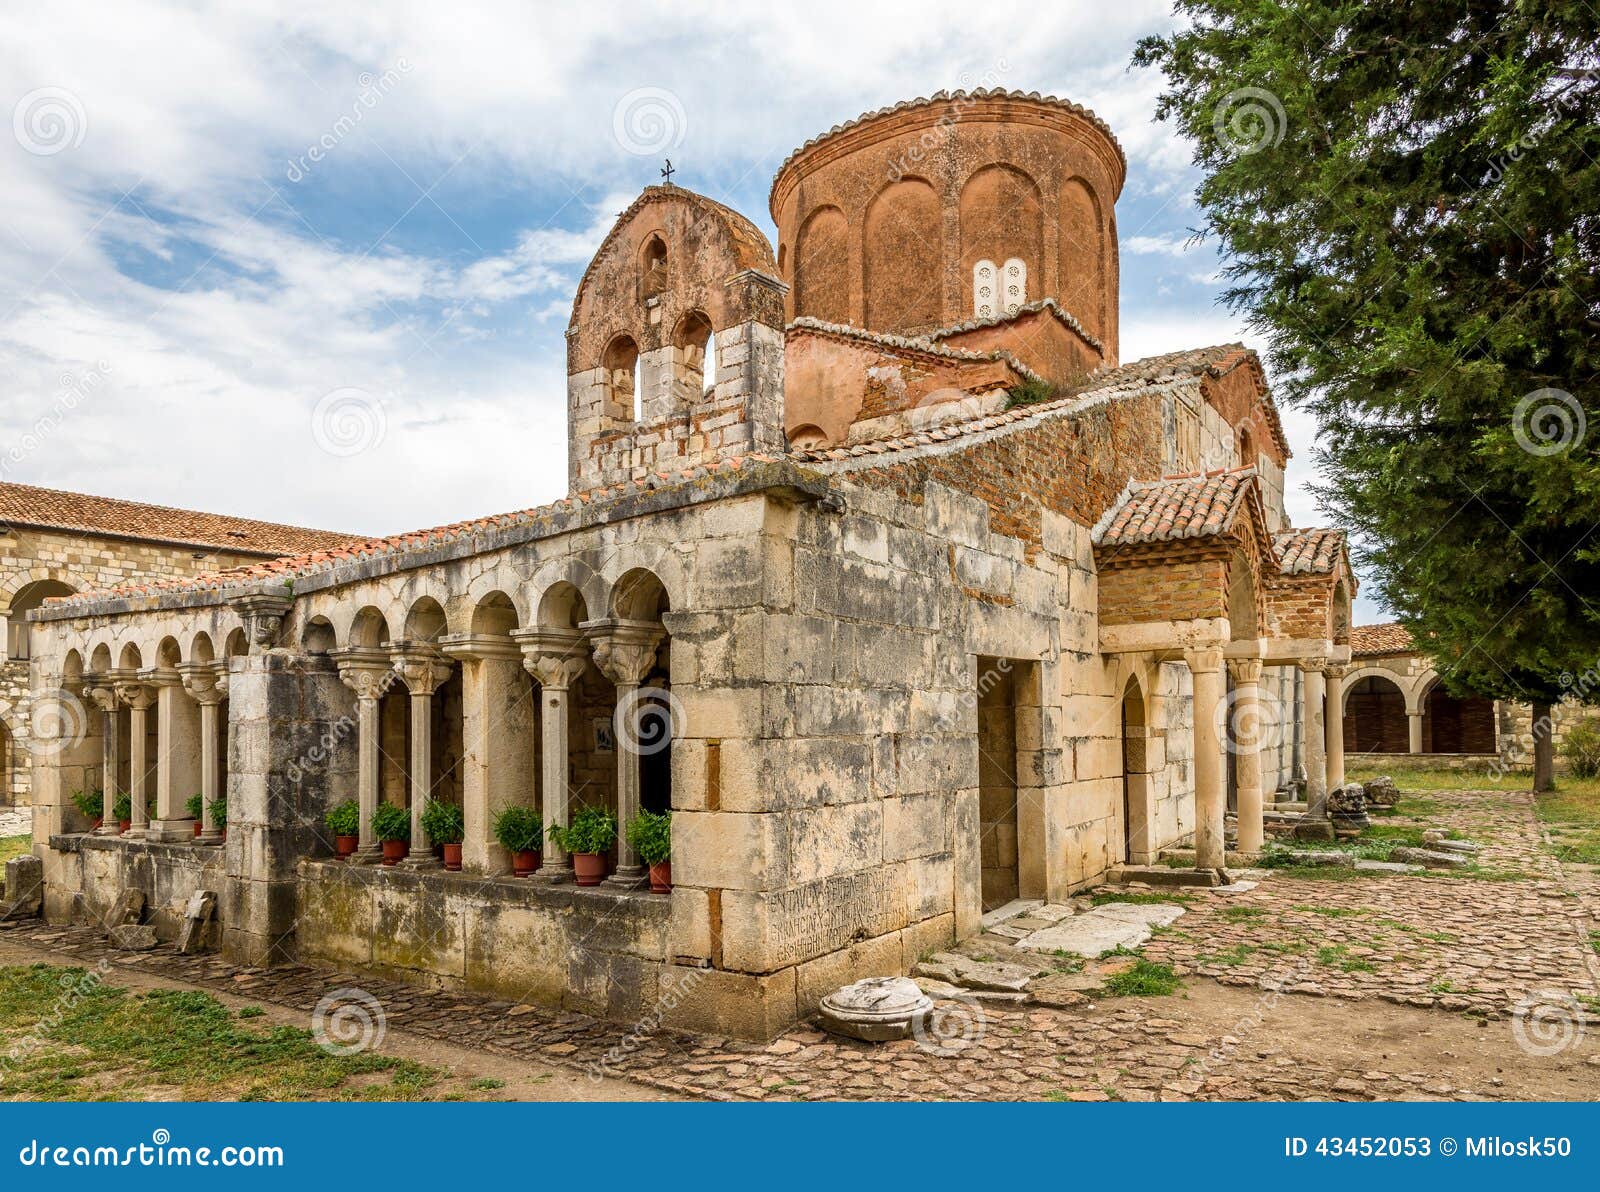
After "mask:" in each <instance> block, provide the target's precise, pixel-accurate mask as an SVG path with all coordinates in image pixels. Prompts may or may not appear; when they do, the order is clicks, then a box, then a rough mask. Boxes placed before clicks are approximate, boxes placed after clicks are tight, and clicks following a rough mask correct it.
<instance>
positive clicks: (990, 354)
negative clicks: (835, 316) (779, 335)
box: [784, 315, 1044, 381]
mask: <svg viewBox="0 0 1600 1192" xmlns="http://www.w3.org/2000/svg"><path fill="white" fill-rule="evenodd" d="M784 330H785V331H814V332H816V333H817V334H818V335H828V336H832V337H833V338H835V339H851V340H856V341H857V342H860V343H869V344H877V345H879V346H881V347H885V348H890V349H892V350H894V351H897V352H923V353H925V354H927V355H929V356H940V357H944V358H946V359H949V360H1003V361H1005V363H1007V364H1009V365H1010V366H1011V368H1012V369H1013V371H1015V372H1016V373H1017V374H1018V375H1019V376H1022V377H1025V378H1027V379H1028V380H1030V381H1041V380H1043V379H1044V378H1043V377H1041V376H1040V375H1039V374H1038V373H1036V372H1034V371H1033V369H1031V368H1029V367H1028V366H1027V365H1026V364H1024V363H1022V361H1020V360H1018V359H1017V358H1016V357H1015V356H1013V355H1012V354H1011V353H1010V352H1007V351H1005V350H1004V349H1003V348H988V349H985V350H983V351H974V350H973V349H971V348H947V347H945V346H944V345H943V344H936V343H934V342H933V340H932V338H929V337H924V336H914V335H890V334H888V333H886V332H883V331H868V330H866V329H865V328H862V327H852V326H850V325H849V324H848V323H827V322H824V321H823V320H821V319H814V318H812V317H811V316H810V315H802V316H801V317H800V318H798V319H795V320H794V321H793V322H792V323H790V324H789V325H788V326H787V327H785V328H784Z"/></svg>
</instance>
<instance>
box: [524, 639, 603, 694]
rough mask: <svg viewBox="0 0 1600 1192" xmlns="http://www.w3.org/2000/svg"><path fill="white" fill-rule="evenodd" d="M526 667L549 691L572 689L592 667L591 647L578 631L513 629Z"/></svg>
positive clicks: (540, 684)
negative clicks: (590, 660)
mask: <svg viewBox="0 0 1600 1192" xmlns="http://www.w3.org/2000/svg"><path fill="white" fill-rule="evenodd" d="M511 636H512V638H513V639H514V640H515V641H516V643H517V645H518V646H519V647H520V648H521V650H522V665H523V666H524V667H526V668H527V671H528V673H529V674H530V675H532V676H533V677H534V678H535V679H537V680H538V681H539V686H541V687H543V688H546V689H547V690H565V689H566V688H568V687H571V686H572V684H573V683H574V682H575V681H576V680H577V678H578V676H579V675H581V674H583V672H584V668H585V667H587V666H588V665H589V645H588V643H587V642H586V641H584V638H583V634H582V633H580V632H579V631H578V630H576V629H551V628H535V629H513V630H512V631H511Z"/></svg>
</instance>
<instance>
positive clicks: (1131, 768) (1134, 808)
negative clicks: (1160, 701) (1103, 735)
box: [1122, 678, 1152, 865]
mask: <svg viewBox="0 0 1600 1192" xmlns="http://www.w3.org/2000/svg"><path fill="white" fill-rule="evenodd" d="M1149 742H1150V736H1149V726H1148V724H1147V723H1146V717H1145V709H1144V692H1143V690H1142V689H1141V688H1140V686H1139V680H1138V679H1132V678H1130V679H1129V680H1128V683H1127V686H1126V687H1124V688H1123V690H1122V860H1123V861H1124V862H1125V863H1126V864H1129V865H1135V864H1142V863H1143V862H1144V861H1146V860H1147V859H1148V858H1149V855H1150V853H1151V851H1152V849H1151V840H1150V800H1149V781H1150V777H1149V770H1150V765H1149V755H1150V750H1149Z"/></svg>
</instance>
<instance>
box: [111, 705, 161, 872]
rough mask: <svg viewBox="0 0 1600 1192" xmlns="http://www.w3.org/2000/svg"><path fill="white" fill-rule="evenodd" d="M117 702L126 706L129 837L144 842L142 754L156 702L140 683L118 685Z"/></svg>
mask: <svg viewBox="0 0 1600 1192" xmlns="http://www.w3.org/2000/svg"><path fill="white" fill-rule="evenodd" d="M117 698H118V699H120V700H121V701H122V702H123V703H125V704H127V705H128V797H129V800H130V801H131V802H132V804H133V814H132V823H131V825H130V827H129V828H128V835H129V836H130V837H132V838H133V839H135V840H142V839H144V837H145V835H146V833H147V831H148V824H149V816H148V815H147V808H146V807H145V792H146V791H147V790H148V789H149V788H148V785H147V784H146V782H145V770H146V767H147V766H148V765H149V758H148V757H147V756H146V750H145V740H146V737H145V713H146V712H148V711H149V710H150V706H151V705H152V704H154V703H155V702H156V697H155V693H154V692H153V691H151V690H150V688H148V687H146V686H145V685H144V684H143V683H130V682H123V683H119V684H117Z"/></svg>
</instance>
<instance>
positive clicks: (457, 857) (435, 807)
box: [422, 799, 467, 871]
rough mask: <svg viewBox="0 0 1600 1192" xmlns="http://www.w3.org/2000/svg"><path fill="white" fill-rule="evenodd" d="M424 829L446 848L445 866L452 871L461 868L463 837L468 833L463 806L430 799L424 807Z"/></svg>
mask: <svg viewBox="0 0 1600 1192" xmlns="http://www.w3.org/2000/svg"><path fill="white" fill-rule="evenodd" d="M422 830H423V831H424V832H426V833H427V834H428V839H429V840H431V841H433V843H434V844H437V845H438V846H439V847H440V848H442V849H443V850H444V867H445V868H446V869H449V870H452V871H458V870H460V868H461V838H462V837H463V836H465V835H466V833H467V827H466V822H465V821H464V820H463V819H462V816H461V808H460V807H458V806H456V805H455V804H454V803H445V802H442V801H440V800H438V799H429V800H428V802H427V805H426V806H424V807H423V809H422Z"/></svg>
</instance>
